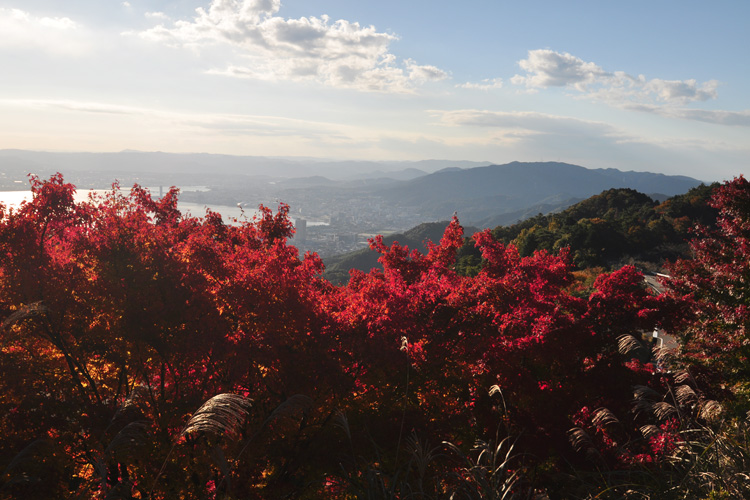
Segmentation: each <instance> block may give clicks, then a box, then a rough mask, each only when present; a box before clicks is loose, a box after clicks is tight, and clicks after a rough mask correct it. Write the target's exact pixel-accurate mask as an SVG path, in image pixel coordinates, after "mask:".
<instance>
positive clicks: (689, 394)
mask: <svg viewBox="0 0 750 500" xmlns="http://www.w3.org/2000/svg"><path fill="white" fill-rule="evenodd" d="M675 397H676V398H677V402H678V403H680V404H681V405H689V404H691V403H694V402H695V401H697V400H698V395H697V394H696V393H695V391H694V390H693V388H692V387H690V386H689V385H680V386H678V387H677V388H676V389H675Z"/></svg>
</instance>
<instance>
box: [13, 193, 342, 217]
mask: <svg viewBox="0 0 750 500" xmlns="http://www.w3.org/2000/svg"><path fill="white" fill-rule="evenodd" d="M147 189H148V190H149V191H150V192H151V194H153V195H155V196H158V195H159V188H158V187H157V188H147ZM208 190H209V189H208V188H207V187H205V186H185V187H181V188H180V192H187V191H208ZM108 191H109V190H106V189H80V190H77V191H76V194H75V197H74V199H75V201H77V202H82V201H86V200H88V199H89V194H90V193H92V192H93V193H99V194H101V193H106V192H108ZM123 191H124V192H125V193H127V190H123ZM165 191H166V189H165ZM24 200H31V191H0V203H3V204H4V205H6V206H9V207H18V206H19V205H21V203H22V202H23V201H24ZM177 208H179V209H180V212H182V213H183V214H190V215H192V216H193V217H203V216H204V215H206V205H203V204H199V203H186V202H182V201H178V202H177ZM210 208H211V210H212V211H214V212H217V213H219V214H220V215H221V217H222V219H224V222H228V221H229V220H230V219H231V218H234V217H236V218H237V219H240V220H242V216H243V210H244V216H245V217H247V218H248V219H252V218H253V215H255V214H257V213H258V211H257V210H255V209H247V208H245V209H240V207H238V206H233V207H232V206H227V205H211V206H210ZM292 221H293V222H294V223H295V224H296V221H295V220H294V219H292ZM307 225H308V226H325V225H328V224H327V223H326V222H319V221H307Z"/></svg>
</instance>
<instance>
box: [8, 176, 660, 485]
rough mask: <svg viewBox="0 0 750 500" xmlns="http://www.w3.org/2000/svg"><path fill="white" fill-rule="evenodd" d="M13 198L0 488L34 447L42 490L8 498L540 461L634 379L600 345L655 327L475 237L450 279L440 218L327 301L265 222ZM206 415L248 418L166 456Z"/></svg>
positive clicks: (558, 271) (121, 204)
mask: <svg viewBox="0 0 750 500" xmlns="http://www.w3.org/2000/svg"><path fill="white" fill-rule="evenodd" d="M32 189H33V191H34V198H33V200H32V201H31V202H28V203H25V204H24V205H22V206H21V207H20V208H19V209H17V210H9V209H6V208H2V207H0V259H1V260H0V315H1V316H0V319H2V320H3V321H4V325H3V333H2V335H3V345H2V351H3V352H2V357H1V358H0V370H2V375H3V376H2V380H1V381H0V386H1V387H2V391H0V394H1V396H0V415H3V417H2V420H0V426H1V427H2V429H3V436H4V437H3V438H2V439H0V456H3V457H8V459H7V460H5V461H3V462H2V463H0V468H2V467H6V466H8V465H9V464H10V462H11V459H12V457H14V456H17V454H18V452H19V451H20V450H22V449H23V448H24V446H26V445H27V444H28V443H33V442H34V440H37V439H40V438H45V439H50V440H52V449H53V451H52V452H51V453H52V455H49V454H47V455H44V458H40V459H39V461H38V462H37V464H39V463H41V464H43V466H44V467H47V468H49V470H50V471H54V473H52V472H50V473H49V474H45V478H46V479H45V480H44V481H41V482H39V483H33V484H17V485H12V486H9V487H10V488H17V489H18V491H25V490H23V488H31V489H33V488H37V490H34V491H35V492H36V493H37V494H40V495H42V496H50V497H54V496H58V497H60V496H63V497H64V496H66V495H68V494H69V492H71V491H73V492H76V491H78V492H81V491H88V492H90V494H91V495H102V496H105V495H106V494H107V493H108V492H109V493H112V492H119V491H127V492H128V493H127V494H128V495H134V496H136V497H137V496H140V497H141V498H144V497H146V496H149V495H152V496H153V497H154V498H172V497H174V496H175V495H176V494H177V492H180V495H183V496H185V497H196V498H199V497H206V495H215V494H217V492H227V493H228V494H229V493H231V492H232V491H244V492H247V493H246V494H244V495H245V496H246V497H250V498H253V497H258V498H262V497H269V496H274V495H277V496H278V495H282V494H288V493H289V492H290V491H297V492H298V491H303V490H304V491H307V492H308V493H309V492H318V493H319V494H320V492H321V491H323V490H325V489H326V488H327V486H326V485H327V484H334V483H336V482H335V481H333V482H331V481H329V480H324V478H326V477H329V475H330V474H336V473H338V472H339V471H341V470H342V468H343V469H344V470H346V471H348V472H349V473H351V474H355V475H356V474H357V472H356V471H357V465H356V464H349V465H347V466H342V463H343V462H344V461H346V459H345V458H343V457H347V456H348V457H351V453H350V450H352V449H354V448H356V449H357V450H359V449H371V448H372V446H373V444H372V443H375V445H376V446H377V447H378V448H379V449H380V450H382V451H381V452H380V458H379V459H378V462H379V463H380V464H381V465H382V466H384V467H385V466H392V467H393V468H394V469H395V468H396V467H397V466H398V461H399V460H398V459H399V454H398V453H399V451H398V450H399V448H400V446H401V445H403V443H404V441H405V439H406V435H407V433H412V432H414V433H415V434H421V435H427V436H438V439H446V440H451V441H453V442H456V443H471V442H472V441H473V440H474V439H475V438H476V437H479V436H486V435H493V434H495V432H496V430H497V428H498V426H499V425H502V426H504V428H505V429H507V430H509V431H510V432H512V433H514V434H516V433H517V434H520V435H522V436H523V438H522V443H523V446H525V449H527V450H528V451H532V452H534V453H535V456H536V457H537V458H538V460H540V461H543V460H545V459H546V458H547V457H551V456H555V457H559V456H562V455H566V454H570V453H572V450H570V449H569V447H568V445H567V438H566V435H565V432H566V430H567V429H568V427H569V423H570V418H571V416H572V415H573V414H574V413H575V412H576V411H577V410H578V409H579V408H581V407H582V406H583V405H585V404H587V403H589V402H591V401H607V400H608V399H612V398H615V397H616V395H617V394H620V393H621V392H622V389H623V388H628V387H629V386H630V385H631V383H632V381H634V380H636V379H640V378H642V377H643V375H642V374H639V373H635V372H633V371H632V370H630V369H629V368H628V367H627V366H626V361H627V359H625V358H623V357H622V356H621V355H620V354H619V353H618V352H617V348H616V345H617V342H616V339H617V337H618V336H619V335H621V334H623V333H634V332H637V331H640V330H651V329H652V328H653V327H654V326H656V325H657V324H659V323H660V322H662V321H663V318H662V316H661V315H660V302H659V300H657V299H656V298H655V297H653V296H651V295H650V294H648V293H647V292H646V291H645V289H644V287H643V286H642V284H641V282H642V277H641V275H640V274H639V273H638V272H637V271H636V270H635V269H634V268H633V267H625V268H623V269H621V270H619V271H616V272H614V273H611V274H606V275H602V276H600V277H599V278H598V279H597V280H596V283H595V288H596V291H595V292H594V293H593V294H591V296H590V297H589V298H581V297H580V293H578V294H574V293H573V292H572V291H571V290H573V289H574V286H573V285H574V283H573V282H574V277H573V274H572V272H571V265H570V257H569V255H568V254H567V252H565V251H563V252H561V253H560V254H559V255H553V254H550V253H547V252H537V253H535V254H534V255H532V256H529V257H521V256H520V255H519V253H518V251H517V250H516V248H515V247H513V246H505V245H503V244H501V243H498V242H497V241H495V240H494V239H493V238H492V236H491V234H490V233H489V232H488V231H485V232H483V233H479V234H477V235H475V236H474V238H475V241H476V244H477V245H478V247H479V248H480V249H481V252H482V255H483V257H484V259H485V265H484V268H483V269H482V271H481V272H480V273H479V274H478V275H477V276H475V277H466V276H460V275H458V274H457V273H456V272H455V271H454V270H453V268H452V266H453V264H454V262H455V258H456V252H457V250H458V249H459V248H460V246H461V245H462V236H463V231H462V228H461V226H460V224H459V222H458V219H457V218H455V217H454V219H453V220H452V221H451V223H450V225H449V226H448V227H447V228H446V231H445V234H444V236H443V239H442V240H441V242H440V243H439V244H435V245H431V246H430V247H429V252H428V253H427V254H426V255H423V254H421V253H419V252H416V251H409V250H408V248H405V247H402V246H400V245H398V244H397V243H394V244H393V245H392V246H391V247H386V246H385V245H384V244H383V242H382V239H381V238H376V239H374V240H373V241H372V243H371V246H372V248H373V249H374V250H376V251H378V252H379V253H380V254H381V262H382V263H383V266H384V270H383V271H377V270H373V271H371V272H370V273H361V272H356V271H353V272H352V279H351V280H350V282H349V284H348V285H347V286H346V287H335V286H333V285H331V284H330V283H328V282H326V281H325V280H323V279H322V277H321V273H322V270H323V265H322V262H321V260H320V258H318V257H317V256H316V255H314V254H312V255H311V254H308V255H305V256H304V257H300V256H299V255H298V252H297V249H296V248H295V247H293V246H290V245H288V244H287V241H286V240H287V238H289V237H290V236H291V234H292V232H293V226H292V223H291V220H290V219H289V216H288V207H286V206H285V205H280V207H279V210H278V212H277V213H276V214H274V213H273V212H272V211H271V210H269V209H267V208H265V207H261V209H260V215H259V216H258V217H256V218H255V219H254V220H252V221H249V222H237V223H235V224H227V223H225V222H224V221H222V219H221V217H220V216H219V215H218V214H215V213H211V212H208V213H207V214H206V216H205V217H203V218H195V217H185V216H183V215H182V214H180V212H179V211H178V210H177V194H178V193H177V190H175V189H172V190H170V191H169V192H168V193H167V194H166V195H165V196H164V197H163V198H162V199H161V200H155V199H153V198H152V197H151V196H150V195H149V193H148V192H147V191H145V190H143V189H141V188H139V187H135V188H134V189H133V190H132V191H131V192H130V194H129V195H127V196H126V195H124V194H123V193H122V192H121V191H120V190H119V188H118V186H114V187H113V190H112V191H111V192H110V193H108V194H107V195H105V196H103V197H94V198H92V199H91V200H90V201H88V202H85V203H74V201H73V191H74V187H73V186H72V185H70V184H67V183H65V182H64V181H63V179H62V177H61V176H60V175H57V176H54V177H52V178H51V179H50V180H48V181H41V180H39V179H36V178H34V179H33V180H32ZM493 386H497V387H498V388H499V392H498V394H500V395H501V397H500V396H498V395H493V396H490V394H489V390H490V388H491V387H493ZM222 393H233V394H239V395H242V396H246V397H249V398H251V399H252V400H253V407H252V410H251V411H250V412H249V413H248V415H247V418H246V421H245V422H244V423H243V425H242V429H241V430H239V431H238V435H237V436H236V437H235V438H233V439H227V438H226V437H225V438H222V435H218V436H212V435H208V434H206V433H202V434H201V433H197V435H194V434H189V435H187V436H183V435H182V434H181V430H182V429H183V427H184V425H185V423H186V421H187V419H188V418H189V415H191V414H192V413H193V412H195V411H196V410H197V409H198V408H199V407H200V406H201V404H202V403H203V402H205V401H207V400H209V399H210V398H211V397H212V396H214V395H217V394H222ZM299 394H302V395H305V396H306V398H301V397H295V396H294V395H299ZM308 398H309V399H308ZM217 408H218V406H217ZM222 408H224V410H222V411H230V410H231V409H232V408H231V404H229V403H228V406H225V407H222ZM217 411H218V410H217ZM237 411H239V410H237ZM242 415H244V413H242V412H240V416H242ZM344 415H345V416H346V418H345V420H342V419H343V416H344ZM237 418H239V417H237ZM233 421H234V420H233ZM336 422H338V425H336V424H335V423H336ZM342 422H345V423H346V425H343V424H342ZM271 436H274V439H273V440H272V439H271ZM348 441H349V442H348ZM347 442H348V443H347ZM354 454H355V455H356V454H357V453H356V452H355V453H354ZM227 457H230V458H227ZM29 474H31V473H29ZM29 474H27V477H29ZM32 475H33V474H32ZM9 477H10V476H9ZM336 484H338V483H336ZM338 487H339V486H336V488H338ZM336 488H334V487H333V486H330V489H329V490H327V494H329V495H331V494H333V493H332V491H333V490H334V489H336ZM152 489H153V491H152ZM342 495H344V494H342Z"/></svg>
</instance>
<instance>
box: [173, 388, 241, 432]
mask: <svg viewBox="0 0 750 500" xmlns="http://www.w3.org/2000/svg"><path fill="white" fill-rule="evenodd" d="M251 405H252V400H251V399H249V398H246V397H244V396H240V395H239V394H218V395H216V396H214V397H212V398H211V399H209V400H208V401H206V402H205V403H203V406H201V407H200V408H198V411H196V412H195V413H194V414H193V416H192V417H190V420H188V423H187V424H186V425H185V428H184V429H182V432H181V433H180V437H184V436H186V435H188V434H191V433H193V432H207V433H209V434H216V435H222V434H236V433H237V432H239V430H240V428H241V427H242V425H243V424H244V423H245V420H246V419H247V416H248V414H249V408H250V406H251Z"/></svg>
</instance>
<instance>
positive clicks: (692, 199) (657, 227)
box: [325, 184, 718, 284]
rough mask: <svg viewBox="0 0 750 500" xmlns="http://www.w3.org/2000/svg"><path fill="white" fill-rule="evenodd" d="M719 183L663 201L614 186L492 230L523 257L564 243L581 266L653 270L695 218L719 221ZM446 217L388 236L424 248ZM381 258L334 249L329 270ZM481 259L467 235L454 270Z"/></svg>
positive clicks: (335, 277)
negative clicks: (715, 203) (714, 198)
mask: <svg viewBox="0 0 750 500" xmlns="http://www.w3.org/2000/svg"><path fill="white" fill-rule="evenodd" d="M717 186H718V185H717V184H715V185H711V186H706V185H701V186H698V187H695V188H692V189H690V190H689V191H688V192H687V193H685V194H681V195H677V196H673V197H671V198H668V199H667V200H665V201H664V202H662V203H659V202H657V201H655V200H653V199H652V198H651V197H649V196H647V195H645V194H642V193H639V192H637V191H635V190H633V189H628V188H620V189H609V190H607V191H604V192H602V193H601V194H599V195H595V196H592V197H591V198H588V199H586V200H583V201H581V202H579V203H576V204H575V205H573V206H571V207H569V208H567V209H565V210H563V211H561V212H558V213H551V214H546V215H543V214H539V215H536V216H534V217H531V218H528V219H526V220H524V221H522V222H519V223H516V224H512V225H509V226H498V227H496V228H495V229H493V230H492V236H493V237H494V238H495V239H497V240H498V241H500V242H502V243H504V244H506V245H508V244H513V245H514V246H515V247H516V248H517V249H518V251H519V253H520V254H521V255H522V256H524V257H526V256H530V255H532V254H533V253H534V252H535V251H538V250H546V251H548V252H558V251H560V250H561V249H562V248H566V247H567V248H569V249H570V252H571V256H572V261H573V264H575V266H576V267H577V268H578V269H586V268H591V267H603V268H610V269H612V268H617V267H621V266H623V265H625V264H636V265H638V266H640V267H641V268H643V269H648V270H650V271H656V270H658V269H660V268H661V267H662V266H663V265H664V264H665V262H667V261H673V260H675V259H677V258H684V257H687V256H688V255H689V245H688V242H689V240H690V238H691V237H692V236H693V234H692V232H693V230H694V229H695V228H696V226H697V225H705V226H712V225H713V224H715V222H716V214H717V211H716V210H715V209H714V208H712V207H711V206H709V204H708V201H709V198H710V196H711V193H712V192H713V190H714V189H715V188H716V187H717ZM446 224H447V222H432V223H426V224H422V225H420V226H417V227H415V228H413V229H412V230H410V231H407V232H406V233H404V234H396V235H391V236H388V237H387V238H385V239H384V241H385V242H386V243H388V244H391V243H393V242H394V241H398V242H399V243H400V244H401V245H404V246H408V247H409V248H411V249H418V250H420V251H424V250H425V249H426V246H425V245H426V242H427V241H438V240H439V239H440V235H441V233H442V228H444V227H445V225H446ZM474 232H476V229H474V228H467V229H466V233H467V234H469V235H471V234H473V233H474ZM377 258H378V255H377V253H375V252H372V251H371V250H367V249H364V250H359V251H356V252H351V253H348V254H343V255H338V256H334V257H329V258H327V259H326V274H325V276H326V278H327V279H328V280H330V281H332V282H334V283H339V284H340V283H346V281H347V280H348V279H349V270H350V269H359V270H361V271H369V270H370V269H372V268H373V267H378V266H379V264H378V261H377ZM481 263H482V259H481V253H480V251H479V249H478V248H475V246H474V240H472V239H471V238H470V237H469V238H466V239H465V244H464V245H463V246H462V247H461V248H460V249H459V251H458V260H457V262H456V270H457V271H458V272H459V273H461V274H472V273H477V272H478V271H479V270H480V269H481Z"/></svg>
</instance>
